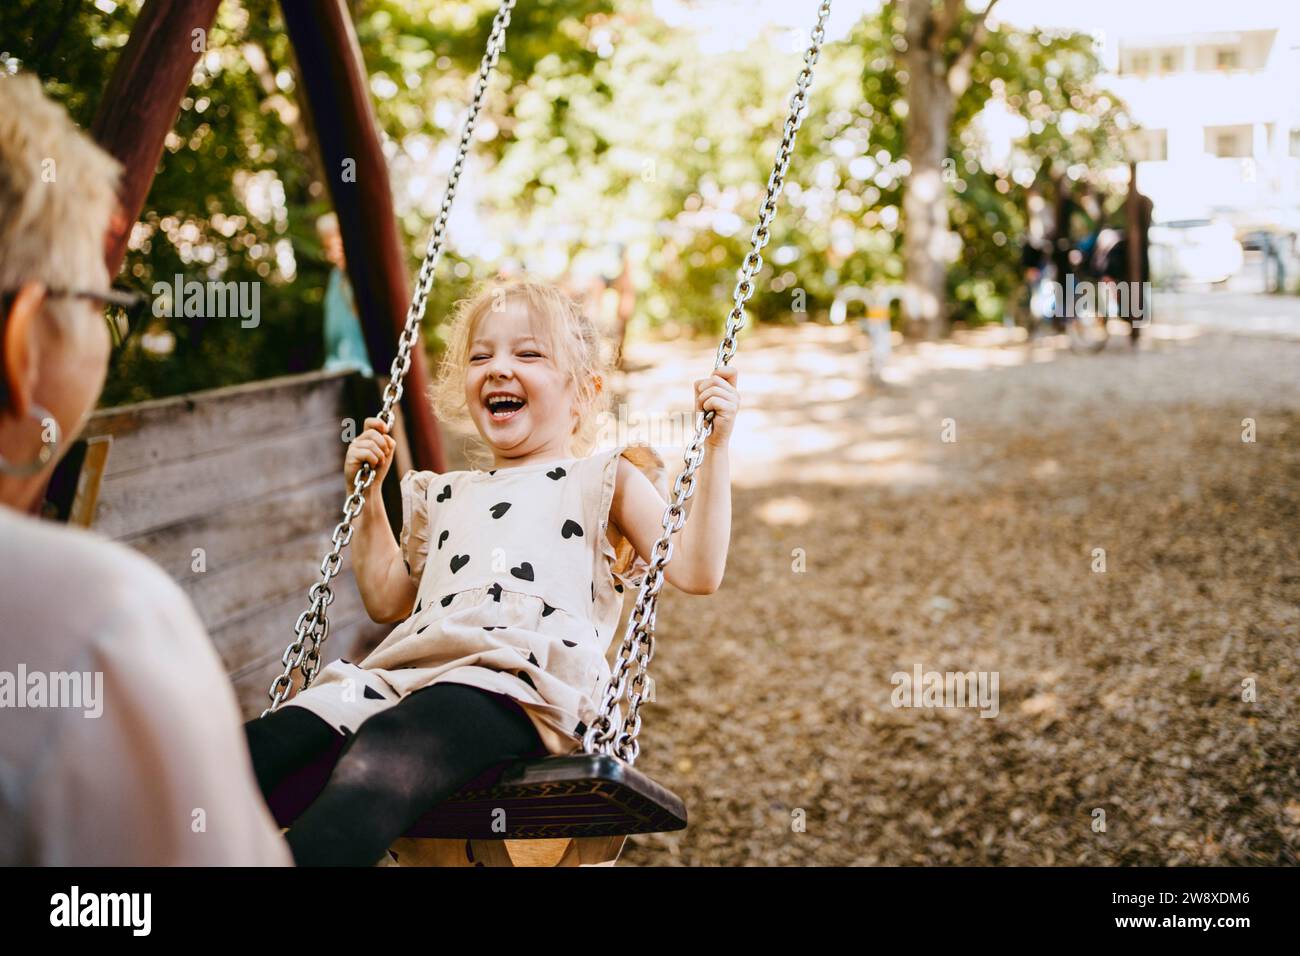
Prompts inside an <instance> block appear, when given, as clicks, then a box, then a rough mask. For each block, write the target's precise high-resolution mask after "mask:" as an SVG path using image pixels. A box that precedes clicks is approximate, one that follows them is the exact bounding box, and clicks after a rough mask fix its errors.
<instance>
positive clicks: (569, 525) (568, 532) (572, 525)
mask: <svg viewBox="0 0 1300 956" xmlns="http://www.w3.org/2000/svg"><path fill="white" fill-rule="evenodd" d="M560 534H561V535H562V536H563V537H564V538H565V539H568V538H572V537H573V536H574V535H575V534H576V535H577V536H578V537H579V538H581V537H582V525H580V524H578V522H576V521H574V520H573V519H572V518H570V519H569V520H568V521H566V522H564V527H563V528H561V529H560Z"/></svg>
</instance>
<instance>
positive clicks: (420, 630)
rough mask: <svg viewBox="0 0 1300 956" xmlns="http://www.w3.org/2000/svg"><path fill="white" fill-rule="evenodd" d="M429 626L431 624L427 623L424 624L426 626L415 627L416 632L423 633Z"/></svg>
mask: <svg viewBox="0 0 1300 956" xmlns="http://www.w3.org/2000/svg"><path fill="white" fill-rule="evenodd" d="M428 626H429V625H428V624H426V625H424V627H417V628H416V629H415V633H416V634H423V633H424V631H425V629H426V628H427V627H428Z"/></svg>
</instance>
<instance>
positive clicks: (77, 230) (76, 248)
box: [0, 74, 122, 340]
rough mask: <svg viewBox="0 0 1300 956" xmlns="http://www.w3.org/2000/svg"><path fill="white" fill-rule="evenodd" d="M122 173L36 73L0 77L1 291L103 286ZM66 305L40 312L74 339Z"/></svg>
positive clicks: (75, 325)
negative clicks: (24, 287) (106, 243)
mask: <svg viewBox="0 0 1300 956" xmlns="http://www.w3.org/2000/svg"><path fill="white" fill-rule="evenodd" d="M121 173H122V165H121V164H120V163H119V162H118V161H117V160H115V159H114V158H113V157H112V156H110V155H109V154H108V153H106V152H105V151H104V150H103V149H101V148H100V147H99V146H97V145H96V144H95V142H94V140H92V139H91V138H90V137H89V136H87V135H86V134H85V133H83V132H82V131H81V130H79V129H78V128H77V126H76V124H74V123H73V122H72V120H71V118H69V116H68V114H67V113H66V112H65V111H64V109H63V107H62V106H60V105H58V104H57V103H55V102H54V101H52V100H50V99H49V98H47V97H46V95H45V93H44V92H43V91H42V89H41V84H40V83H39V82H38V81H37V79H36V77H34V76H31V75H29V74H19V75H16V76H4V75H2V74H0V290H4V291H11V292H12V291H16V290H17V289H18V287H19V286H21V285H22V284H23V283H24V282H40V283H43V284H44V285H46V286H48V287H50V288H68V287H71V286H76V287H79V288H90V289H94V288H96V287H104V286H107V285H108V282H109V276H108V268H107V266H106V265H105V263H104V237H105V233H106V232H107V230H108V225H109V221H110V220H111V219H112V217H113V214H114V213H115V212H116V211H117V208H118V202H117V184H118V179H119V177H120V176H121ZM71 306H72V303H71V302H69V301H67V300H58V301H52V302H50V303H49V304H47V305H46V307H45V310H44V311H45V312H46V313H47V314H49V315H50V316H52V318H53V320H54V326H55V329H56V330H57V332H58V333H59V335H60V336H61V337H65V338H72V339H74V340H75V338H76V336H78V335H80V334H81V333H82V332H83V331H84V328H85V327H84V326H83V325H81V316H82V315H83V314H84V309H81V310H77V309H73V308H72V307H71Z"/></svg>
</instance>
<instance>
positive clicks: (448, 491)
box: [438, 485, 451, 501]
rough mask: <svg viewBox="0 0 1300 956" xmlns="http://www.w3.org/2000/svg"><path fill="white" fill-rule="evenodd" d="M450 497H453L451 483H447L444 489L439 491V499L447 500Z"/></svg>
mask: <svg viewBox="0 0 1300 956" xmlns="http://www.w3.org/2000/svg"><path fill="white" fill-rule="evenodd" d="M450 497H451V485H447V486H446V487H444V488H443V489H442V491H440V492H439V493H438V500H439V501H446V500H447V499H448V498H450Z"/></svg>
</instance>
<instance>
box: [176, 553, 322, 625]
mask: <svg viewBox="0 0 1300 956" xmlns="http://www.w3.org/2000/svg"><path fill="white" fill-rule="evenodd" d="M330 547H331V544H330V534H329V532H321V531H319V530H317V531H316V532H314V533H312V534H310V535H305V536H303V537H300V538H296V539H294V540H292V541H286V542H284V543H283V544H280V545H277V546H276V547H273V548H267V549H266V550H264V551H263V552H262V553H261V554H259V555H256V556H255V557H252V558H250V559H249V560H246V561H242V562H240V563H239V564H237V565H236V566H235V567H233V568H229V569H227V570H223V571H217V572H215V573H214V572H212V571H211V570H209V571H207V572H204V573H201V574H193V575H191V577H190V578H189V579H187V581H186V582H185V583H184V584H183V585H182V587H184V588H185V591H186V593H188V594H189V596H190V600H191V601H193V602H194V607H195V608H196V609H197V610H198V612H199V617H201V618H203V623H204V624H206V625H207V627H208V630H209V631H216V630H218V629H220V628H222V627H224V626H226V625H227V624H230V623H232V622H234V621H239V620H242V619H244V618H247V617H249V616H250V615H251V614H254V613H256V612H257V611H259V610H261V609H263V608H266V607H270V606H274V605H278V604H280V603H281V602H282V601H284V600H285V599H286V598H289V597H291V596H293V595H298V594H301V595H303V597H302V602H303V607H306V603H307V599H306V596H305V595H306V591H307V588H308V587H309V586H310V585H311V584H312V582H314V581H316V580H318V579H319V578H320V564H321V561H322V559H323V558H324V556H325V554H326V553H328V551H329V549H330ZM343 568H344V569H346V568H347V559H346V558H344V565H343ZM342 574H343V571H342V570H341V571H340V572H339V577H341V576H342ZM339 577H335V578H334V580H335V581H337V580H339Z"/></svg>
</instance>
